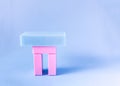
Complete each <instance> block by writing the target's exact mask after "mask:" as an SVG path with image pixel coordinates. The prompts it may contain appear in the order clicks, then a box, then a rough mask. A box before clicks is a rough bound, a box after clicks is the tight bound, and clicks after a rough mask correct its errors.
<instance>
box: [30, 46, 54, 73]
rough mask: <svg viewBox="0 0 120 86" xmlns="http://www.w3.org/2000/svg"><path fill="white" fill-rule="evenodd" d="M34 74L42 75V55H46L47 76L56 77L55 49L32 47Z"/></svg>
mask: <svg viewBox="0 0 120 86" xmlns="http://www.w3.org/2000/svg"><path fill="white" fill-rule="evenodd" d="M32 49H33V54H34V74H35V75H42V63H43V62H42V58H43V57H42V54H44V53H47V54H48V75H56V47H54V46H50V47H47V46H46V47H45V46H44V47H43V46H33V47H32Z"/></svg>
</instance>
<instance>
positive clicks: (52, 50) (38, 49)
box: [32, 46, 56, 54]
mask: <svg viewBox="0 0 120 86" xmlns="http://www.w3.org/2000/svg"><path fill="white" fill-rule="evenodd" d="M32 49H33V53H45V54H48V53H56V47H54V46H33V47H32Z"/></svg>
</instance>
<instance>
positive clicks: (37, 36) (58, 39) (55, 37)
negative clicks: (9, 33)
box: [20, 32, 65, 46]
mask: <svg viewBox="0 0 120 86" xmlns="http://www.w3.org/2000/svg"><path fill="white" fill-rule="evenodd" d="M20 44H21V46H24V45H29V46H60V45H65V32H25V33H23V34H21V35H20Z"/></svg>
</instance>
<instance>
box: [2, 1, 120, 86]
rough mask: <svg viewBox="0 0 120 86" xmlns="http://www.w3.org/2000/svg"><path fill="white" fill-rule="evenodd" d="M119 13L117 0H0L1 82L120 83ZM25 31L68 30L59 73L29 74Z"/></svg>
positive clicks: (17, 85)
mask: <svg viewBox="0 0 120 86" xmlns="http://www.w3.org/2000/svg"><path fill="white" fill-rule="evenodd" d="M119 15H120V0H0V86H26V85H29V86H40V85H42V86H48V85H49V86H74V85H75V86H80V85H81V86H113V85H114V86H119V84H120V82H119V79H120V67H119V66H120V24H119V23H120V16H119ZM26 31H29V32H30V31H48V32H49V31H54V32H55V31H57V32H58V31H60V32H66V35H67V40H66V41H67V46H66V47H59V48H58V56H57V66H58V67H57V70H58V75H57V76H54V77H52V76H51V77H49V76H47V75H44V76H38V77H34V76H33V58H32V53H31V47H20V45H19V35H20V34H21V33H22V32H26ZM44 65H46V63H45V64H44Z"/></svg>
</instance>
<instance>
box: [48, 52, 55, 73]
mask: <svg viewBox="0 0 120 86" xmlns="http://www.w3.org/2000/svg"><path fill="white" fill-rule="evenodd" d="M48 75H56V54H48Z"/></svg>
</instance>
